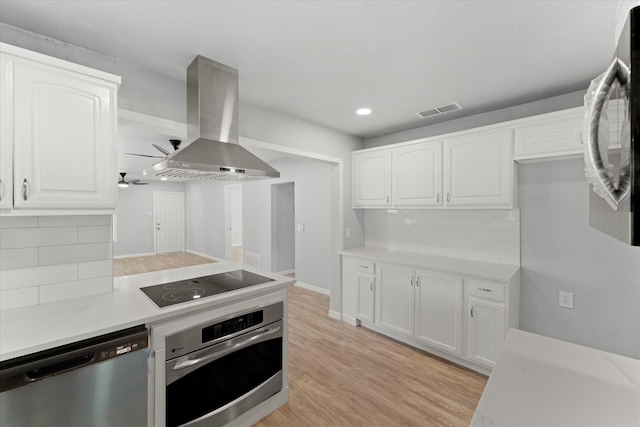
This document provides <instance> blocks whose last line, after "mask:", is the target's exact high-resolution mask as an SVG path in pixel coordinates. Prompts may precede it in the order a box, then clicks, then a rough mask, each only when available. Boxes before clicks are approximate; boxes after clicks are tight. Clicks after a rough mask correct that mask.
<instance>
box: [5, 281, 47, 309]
mask: <svg viewBox="0 0 640 427" xmlns="http://www.w3.org/2000/svg"><path fill="white" fill-rule="evenodd" d="M30 305H38V288H37V287H35V286H34V287H31V288H24V289H11V290H8V291H0V311H2V310H11V309H13V308H21V307H28V306H30Z"/></svg>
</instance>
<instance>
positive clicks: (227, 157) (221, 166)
mask: <svg viewBox="0 0 640 427" xmlns="http://www.w3.org/2000/svg"><path fill="white" fill-rule="evenodd" d="M238 102H239V99H238V71H237V70H236V69H234V68H231V67H228V66H226V65H223V64H220V63H218V62H215V61H212V60H210V59H207V58H204V57H202V56H197V57H196V58H195V59H194V60H193V62H192V63H191V65H189V68H187V136H188V139H189V140H193V142H192V143H190V144H188V145H186V146H185V147H184V148H181V149H180V150H177V151H176V152H174V153H171V154H170V155H169V156H167V158H166V159H164V160H163V161H161V162H159V163H157V164H155V165H153V166H152V167H150V168H147V169H145V170H144V171H143V174H144V175H153V176H165V177H169V178H191V179H193V178H195V179H217V180H226V181H247V180H254V179H265V178H279V177H280V172H278V171H277V170H275V169H274V168H272V167H271V166H269V165H268V164H267V163H265V162H264V161H262V160H261V159H259V158H258V157H256V156H255V155H254V154H252V153H250V152H249V151H248V150H247V149H245V148H244V147H242V146H240V145H239V139H238Z"/></svg>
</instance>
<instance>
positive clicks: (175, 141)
mask: <svg viewBox="0 0 640 427" xmlns="http://www.w3.org/2000/svg"><path fill="white" fill-rule="evenodd" d="M169 142H170V143H171V146H172V147H173V149H174V150H175V151H177V150H178V148H180V143H181V142H182V141H181V140H179V139H170V140H169ZM151 145H153V148H155V149H156V150H158V151H160V152H161V153H162V154H164V156H151V155H149V154H137V153H125V154H128V155H130V156H140V157H151V158H154V159H164V158H165V157H167V156H168V155H169V154H171V153H170V152H169V151H168V150H165V149H164V148H162V147H161V146H159V145H156V144H151Z"/></svg>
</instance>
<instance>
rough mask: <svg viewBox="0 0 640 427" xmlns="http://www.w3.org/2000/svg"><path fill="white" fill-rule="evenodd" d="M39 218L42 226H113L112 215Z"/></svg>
mask: <svg viewBox="0 0 640 427" xmlns="http://www.w3.org/2000/svg"><path fill="white" fill-rule="evenodd" d="M38 218H39V221H38V223H39V226H40V227H74V226H75V227H82V226H85V227H86V226H94V225H108V226H111V215H60V216H41V217H38Z"/></svg>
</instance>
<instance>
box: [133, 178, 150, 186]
mask: <svg viewBox="0 0 640 427" xmlns="http://www.w3.org/2000/svg"><path fill="white" fill-rule="evenodd" d="M129 184H133V185H147V184H149V183H148V182H141V181H140V180H139V179H132V180H131V181H129Z"/></svg>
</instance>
